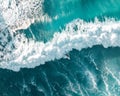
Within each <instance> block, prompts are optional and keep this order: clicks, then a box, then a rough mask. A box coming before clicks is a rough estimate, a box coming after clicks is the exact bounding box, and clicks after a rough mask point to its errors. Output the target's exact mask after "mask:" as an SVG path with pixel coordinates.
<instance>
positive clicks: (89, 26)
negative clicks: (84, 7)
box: [0, 19, 120, 71]
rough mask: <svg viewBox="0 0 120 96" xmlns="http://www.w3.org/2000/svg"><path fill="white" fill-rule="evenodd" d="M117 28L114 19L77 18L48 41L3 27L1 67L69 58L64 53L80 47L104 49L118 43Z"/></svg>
mask: <svg viewBox="0 0 120 96" xmlns="http://www.w3.org/2000/svg"><path fill="white" fill-rule="evenodd" d="M119 29H120V22H119V21H115V20H110V19H109V20H106V21H105V22H99V21H98V20H95V22H89V23H87V22H84V21H83V20H81V19H76V20H74V21H72V22H70V23H69V24H67V25H66V28H65V29H64V30H62V32H61V33H60V32H56V33H55V34H54V37H53V39H52V40H50V41H48V42H47V43H43V42H37V41H34V40H32V39H28V38H26V37H25V36H24V34H20V33H13V32H11V31H8V30H6V31H3V32H1V33H0V34H1V35H0V36H1V39H2V40H1V42H0V47H1V50H0V67H1V68H7V69H11V70H14V71H19V69H20V68H24V67H27V68H34V67H35V66H38V65H40V64H44V63H45V62H47V61H51V60H54V59H60V58H66V57H67V58H69V57H68V56H67V55H66V54H67V53H68V52H69V51H71V50H72V49H77V50H81V49H83V48H88V47H92V46H93V45H103V46H104V47H105V48H107V47H111V46H120V41H119V38H120V30H119ZM7 39H9V42H7V41H8V40H7ZM6 42H7V43H6Z"/></svg>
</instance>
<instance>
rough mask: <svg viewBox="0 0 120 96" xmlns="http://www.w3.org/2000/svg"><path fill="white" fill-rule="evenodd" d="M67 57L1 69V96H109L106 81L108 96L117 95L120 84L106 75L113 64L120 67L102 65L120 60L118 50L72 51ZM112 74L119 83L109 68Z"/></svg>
mask: <svg viewBox="0 0 120 96" xmlns="http://www.w3.org/2000/svg"><path fill="white" fill-rule="evenodd" d="M69 57H70V60H68V59H60V60H54V61H51V62H47V63H46V64H45V65H41V66H38V67H36V68H33V69H26V68H23V69H21V70H20V71H19V72H13V71H10V70H6V69H0V81H1V83H0V96H68V94H69V95H72V96H82V94H84V96H87V95H89V96H108V93H107V90H106V86H105V83H104V82H105V80H107V81H106V83H107V84H108V88H109V91H110V92H111V95H113V96H114V95H116V96H119V95H120V91H119V90H117V89H118V88H119V87H120V85H118V84H117V81H116V80H115V78H114V77H113V76H112V74H107V73H105V72H107V70H106V67H108V68H110V66H111V65H112V64H114V65H115V66H116V64H117V66H118V67H120V62H118V61H116V62H117V63H114V62H111V63H110V64H108V65H106V64H105V61H106V60H111V59H113V58H120V48H119V47H114V48H112V47H110V48H103V47H102V46H94V47H92V48H87V49H83V50H82V51H77V50H73V51H71V52H70V53H69ZM116 60H117V59H116ZM111 67H114V66H111ZM111 72H113V74H114V75H115V76H116V78H118V80H119V75H118V74H115V71H113V70H112V68H111ZM117 72H119V71H117ZM92 76H93V77H92ZM103 77H104V78H103ZM93 78H94V79H93ZM105 78H106V79H105ZM94 80H95V83H96V87H97V89H96V88H94V82H93V81H94ZM113 85H114V86H113ZM112 88H113V89H114V90H113V89H112ZM105 94H107V95H105Z"/></svg>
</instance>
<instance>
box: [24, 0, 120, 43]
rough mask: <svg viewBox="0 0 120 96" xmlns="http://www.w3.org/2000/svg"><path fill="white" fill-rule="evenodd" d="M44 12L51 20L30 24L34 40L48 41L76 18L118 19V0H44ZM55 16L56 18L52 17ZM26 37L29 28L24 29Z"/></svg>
mask: <svg viewBox="0 0 120 96" xmlns="http://www.w3.org/2000/svg"><path fill="white" fill-rule="evenodd" d="M43 9H44V12H45V13H47V14H48V15H49V16H50V17H51V18H52V19H53V20H52V21H51V22H40V23H39V22H36V23H34V24H32V25H31V26H30V29H31V30H33V32H34V34H35V37H36V40H38V41H39V40H40V41H41V40H42V41H45V42H46V41H48V40H50V39H51V38H52V37H53V34H54V33H55V32H57V31H60V30H61V29H62V28H64V26H65V25H66V24H67V23H69V22H71V21H72V20H75V19H77V18H80V19H83V20H85V21H87V22H90V21H93V22H94V20H95V18H98V20H100V21H105V18H114V19H115V20H119V19H120V15H119V13H120V1H119V0H116V1H113V0H74V1H73V0H66V1H64V0H59V1H58V0H49V1H48V0H45V1H44V5H43ZM56 16H57V18H58V19H54V18H55V17H56ZM25 33H26V35H27V37H31V38H32V36H31V35H29V34H30V32H29V29H27V30H25Z"/></svg>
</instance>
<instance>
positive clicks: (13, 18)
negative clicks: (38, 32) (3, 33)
mask: <svg viewBox="0 0 120 96" xmlns="http://www.w3.org/2000/svg"><path fill="white" fill-rule="evenodd" d="M43 2H44V0H0V12H1V15H2V16H3V18H4V20H5V23H6V24H7V25H8V26H9V27H10V29H12V30H13V31H15V30H19V29H26V28H27V27H29V26H30V24H31V23H34V21H35V20H38V19H39V20H40V21H50V20H51V19H50V18H49V17H48V15H47V14H45V13H44V12H43V9H42V7H43Z"/></svg>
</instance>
